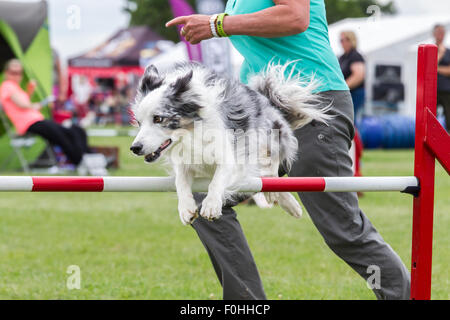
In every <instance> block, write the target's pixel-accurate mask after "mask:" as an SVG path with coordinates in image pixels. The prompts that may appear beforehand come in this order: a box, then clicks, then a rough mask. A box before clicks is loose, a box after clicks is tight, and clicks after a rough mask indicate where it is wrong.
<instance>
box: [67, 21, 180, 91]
mask: <svg viewBox="0 0 450 320" xmlns="http://www.w3.org/2000/svg"><path fill="white" fill-rule="evenodd" d="M165 42H167V41H164V39H163V38H162V37H161V36H160V35H158V34H157V33H155V32H153V31H152V30H150V28H148V27H147V26H133V27H130V28H125V29H121V30H119V31H118V32H116V33H115V34H114V35H113V36H111V37H110V38H109V39H107V40H106V41H104V42H103V43H101V44H100V45H98V46H97V47H95V48H94V49H92V50H89V51H88V52H85V53H83V54H81V55H79V56H77V57H73V58H71V59H69V67H68V74H69V86H70V85H71V83H72V81H71V80H70V79H71V78H72V77H73V76H74V75H83V76H86V77H87V78H88V79H89V80H90V82H91V83H94V82H95V81H98V80H99V79H111V80H113V79H114V78H115V77H116V76H117V75H119V74H125V75H133V74H134V75H136V76H141V75H142V73H143V71H144V69H143V67H144V66H146V65H147V61H148V60H149V59H151V58H152V57H154V56H156V55H158V54H159V53H160V52H161V51H162V50H161V48H160V47H161V43H162V44H163V46H164V43H165ZM170 43H171V44H172V42H170ZM69 92H71V89H70V88H69Z"/></svg>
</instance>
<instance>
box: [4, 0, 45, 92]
mask: <svg viewBox="0 0 450 320" xmlns="http://www.w3.org/2000/svg"><path fill="white" fill-rule="evenodd" d="M11 58H17V59H19V60H20V61H21V62H22V64H23V68H24V73H25V79H24V81H26V80H27V79H31V78H32V79H35V80H36V81H37V83H38V87H37V91H36V97H35V98H37V99H44V98H45V97H47V96H48V95H50V93H51V88H52V70H53V59H52V50H51V47H50V39H49V31H48V22H47V2H46V1H40V2H13V1H0V68H1V72H3V66H4V64H5V62H6V61H8V60H9V59H11ZM2 78H3V75H0V81H1V79H2Z"/></svg>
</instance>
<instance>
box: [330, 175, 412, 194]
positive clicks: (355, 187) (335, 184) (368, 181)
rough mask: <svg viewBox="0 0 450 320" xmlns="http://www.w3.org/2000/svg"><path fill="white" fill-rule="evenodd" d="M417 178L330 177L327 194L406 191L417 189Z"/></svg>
mask: <svg viewBox="0 0 450 320" xmlns="http://www.w3.org/2000/svg"><path fill="white" fill-rule="evenodd" d="M418 186H419V180H418V179H417V178H416V177H328V178H325V190H324V191H325V192H357V191H361V192H371V191H372V192H376V191H405V190H406V189H407V188H408V187H411V188H417V187H418Z"/></svg>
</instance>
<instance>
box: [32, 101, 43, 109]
mask: <svg viewBox="0 0 450 320" xmlns="http://www.w3.org/2000/svg"><path fill="white" fill-rule="evenodd" d="M31 108H32V109H34V110H41V108H42V105H41V104H40V103H37V102H36V103H32V104H31Z"/></svg>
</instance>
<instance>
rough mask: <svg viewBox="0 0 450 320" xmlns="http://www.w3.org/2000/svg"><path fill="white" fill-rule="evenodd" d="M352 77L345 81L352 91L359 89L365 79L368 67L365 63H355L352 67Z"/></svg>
mask: <svg viewBox="0 0 450 320" xmlns="http://www.w3.org/2000/svg"><path fill="white" fill-rule="evenodd" d="M350 70H351V72H352V73H351V75H350V77H348V78H347V80H345V82H347V85H348V87H349V88H350V90H352V89H354V88H357V87H358V86H359V85H360V84H361V83H362V82H363V81H364V78H365V73H366V72H365V71H366V67H365V66H364V62H354V63H352V64H351V65H350Z"/></svg>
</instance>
